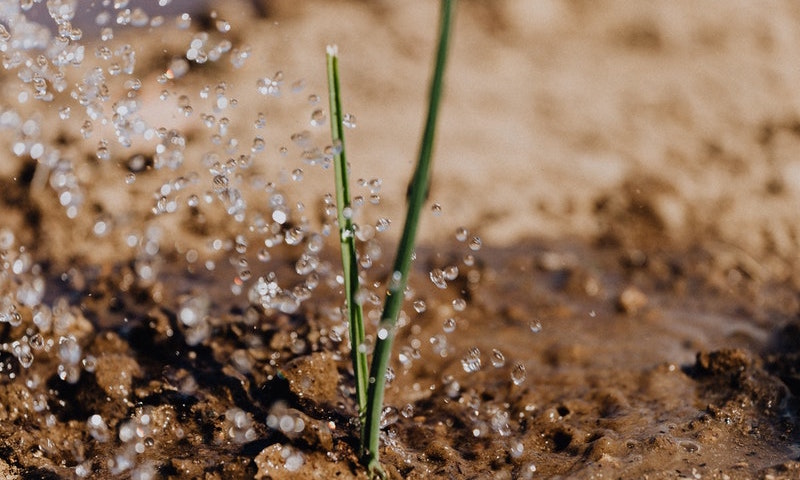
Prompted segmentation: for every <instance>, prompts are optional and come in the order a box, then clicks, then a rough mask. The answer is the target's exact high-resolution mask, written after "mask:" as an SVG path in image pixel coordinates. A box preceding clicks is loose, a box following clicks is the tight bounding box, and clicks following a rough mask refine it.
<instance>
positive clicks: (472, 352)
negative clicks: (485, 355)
mask: <svg viewBox="0 0 800 480" xmlns="http://www.w3.org/2000/svg"><path fill="white" fill-rule="evenodd" d="M461 366H462V367H463V368H464V371H465V372H467V373H474V372H477V371H478V370H480V369H481V351H480V350H479V349H478V347H472V348H470V349H469V352H467V354H466V355H465V356H464V358H462V359H461Z"/></svg>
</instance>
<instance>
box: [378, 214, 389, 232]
mask: <svg viewBox="0 0 800 480" xmlns="http://www.w3.org/2000/svg"><path fill="white" fill-rule="evenodd" d="M391 223H392V222H391V220H389V219H388V218H384V217H381V218H379V219H378V221H377V222H376V223H375V230H377V231H378V232H385V231H386V230H388V229H389V225H390V224H391Z"/></svg>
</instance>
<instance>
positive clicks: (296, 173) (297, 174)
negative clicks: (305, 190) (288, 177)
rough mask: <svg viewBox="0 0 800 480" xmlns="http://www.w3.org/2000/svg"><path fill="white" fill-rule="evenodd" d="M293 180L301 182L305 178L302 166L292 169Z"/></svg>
mask: <svg viewBox="0 0 800 480" xmlns="http://www.w3.org/2000/svg"><path fill="white" fill-rule="evenodd" d="M292 180H294V181H295V182H299V181H301V180H303V170H302V169H300V168H295V169H294V170H292Z"/></svg>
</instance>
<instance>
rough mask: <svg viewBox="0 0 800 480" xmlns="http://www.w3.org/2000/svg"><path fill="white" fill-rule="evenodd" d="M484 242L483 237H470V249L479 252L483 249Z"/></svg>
mask: <svg viewBox="0 0 800 480" xmlns="http://www.w3.org/2000/svg"><path fill="white" fill-rule="evenodd" d="M482 244H483V242H482V241H481V237H479V236H477V235H475V236H473V237H472V238H470V239H469V249H470V250H472V251H473V252H477V251H478V250H480V249H481V245H482Z"/></svg>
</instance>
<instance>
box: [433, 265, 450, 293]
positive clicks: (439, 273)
mask: <svg viewBox="0 0 800 480" xmlns="http://www.w3.org/2000/svg"><path fill="white" fill-rule="evenodd" d="M429 276H430V279H431V282H433V284H434V285H436V287H438V288H441V289H445V288H447V281H446V279H445V276H444V271H443V270H442V269H440V268H434V269H433V270H431V271H430V275H429Z"/></svg>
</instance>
